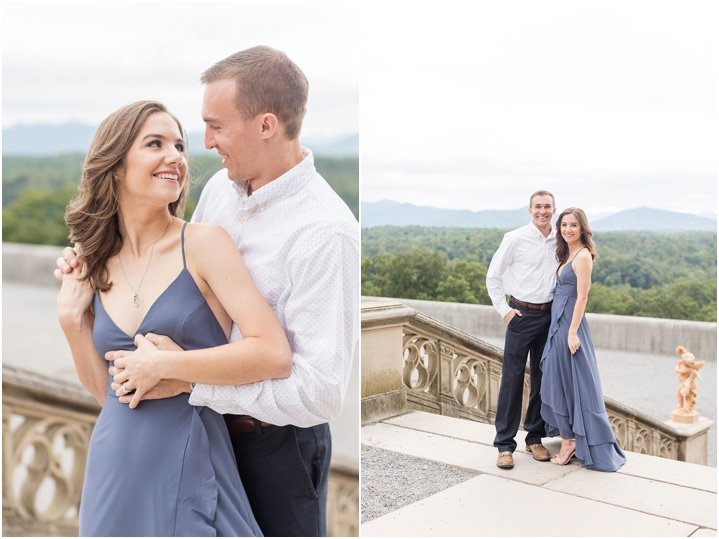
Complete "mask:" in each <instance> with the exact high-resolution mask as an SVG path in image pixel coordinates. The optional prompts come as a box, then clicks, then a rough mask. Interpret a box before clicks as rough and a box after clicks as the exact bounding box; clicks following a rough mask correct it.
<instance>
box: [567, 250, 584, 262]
mask: <svg viewBox="0 0 719 539" xmlns="http://www.w3.org/2000/svg"><path fill="white" fill-rule="evenodd" d="M584 249H586V247H582V248H581V249H577V252H576V253H574V256H573V257H572V259H571V260H570V261H569V262H574V259H575V258H577V255H578V254H579V253H581V252H582V251H583V250H584ZM569 262H567V264H569Z"/></svg>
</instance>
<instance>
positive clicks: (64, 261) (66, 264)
mask: <svg viewBox="0 0 719 539" xmlns="http://www.w3.org/2000/svg"><path fill="white" fill-rule="evenodd" d="M80 252H81V249H80V244H76V245H75V247H74V248H73V247H65V248H64V249H63V250H62V256H58V257H57V260H55V265H56V266H57V268H56V269H55V271H53V272H52V274H53V275H54V276H55V279H57V281H58V282H59V283H61V282H62V276H63V275H66V274H68V273H72V271H73V270H74V269H75V268H77V267H78V266H79V265H80V259H79V258H78V256H79V255H80Z"/></svg>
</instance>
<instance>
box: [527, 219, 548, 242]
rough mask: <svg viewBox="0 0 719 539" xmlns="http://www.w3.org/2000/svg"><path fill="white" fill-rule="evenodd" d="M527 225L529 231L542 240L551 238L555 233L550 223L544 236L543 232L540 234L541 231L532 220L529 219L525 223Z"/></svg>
mask: <svg viewBox="0 0 719 539" xmlns="http://www.w3.org/2000/svg"><path fill="white" fill-rule="evenodd" d="M527 227H528V228H529V230H531V233H532V234H533V235H535V236H536V237H537V238H541V239H542V240H543V241H548V240H551V239H552V238H553V237H554V235H555V231H554V225H552V226H551V228H550V229H549V235H548V236H545V235H544V234H542V231H541V230H539V229H538V228H537V226H536V225H535V224H534V223H533V222H532V221H529V224H528V225H527Z"/></svg>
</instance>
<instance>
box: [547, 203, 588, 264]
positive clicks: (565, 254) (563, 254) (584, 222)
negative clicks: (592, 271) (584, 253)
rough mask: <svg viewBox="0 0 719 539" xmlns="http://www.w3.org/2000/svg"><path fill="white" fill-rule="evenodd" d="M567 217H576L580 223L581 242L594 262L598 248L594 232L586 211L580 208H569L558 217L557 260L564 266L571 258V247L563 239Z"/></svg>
mask: <svg viewBox="0 0 719 539" xmlns="http://www.w3.org/2000/svg"><path fill="white" fill-rule="evenodd" d="M567 215H574V217H576V218H577V221H579V226H580V227H581V229H582V235H581V238H580V239H581V241H582V245H584V246H585V247H586V248H587V249H588V250H589V254H591V255H592V260H594V259H595V258H597V246H596V245H595V244H594V240H593V239H592V230H591V229H590V228H589V220H588V219H587V216H586V214H585V213H584V210H582V209H580V208H567V209H566V210H564V211H563V212H562V213H560V214H559V217H557V225H556V227H557V260H558V261H559V265H560V266H561V265H562V264H564V263H565V262H566V261H567V259H568V258H569V245H567V242H566V241H564V238H563V237H562V219H564V217H565V216H567Z"/></svg>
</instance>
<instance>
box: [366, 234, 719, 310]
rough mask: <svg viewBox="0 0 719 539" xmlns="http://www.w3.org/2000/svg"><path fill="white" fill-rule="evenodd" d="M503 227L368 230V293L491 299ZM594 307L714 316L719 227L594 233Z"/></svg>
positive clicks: (591, 303) (483, 301)
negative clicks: (492, 268)
mask: <svg viewBox="0 0 719 539" xmlns="http://www.w3.org/2000/svg"><path fill="white" fill-rule="evenodd" d="M503 234H504V231H500V230H485V229H475V228H472V229H461V228H434V227H376V228H369V229H363V230H362V293H363V294H365V295H374V296H389V297H400V298H416V299H435V300H440V301H457V302H462V303H480V304H490V303H491V302H490V301H489V296H488V295H487V290H486V285H485V282H484V281H485V279H486V275H487V267H488V266H489V262H490V260H491V259H492V255H493V254H494V252H495V251H496V250H497V248H498V247H499V244H500V242H501V241H502V236H503ZM594 239H595V240H596V243H597V248H598V251H599V257H598V259H597V260H596V262H595V265H594V272H593V275H592V280H593V286H592V291H591V293H590V296H589V304H588V306H587V310H588V311H589V312H599V313H610V314H625V315H633V316H652V317H657V318H677V319H685V320H705V321H716V318H717V305H716V292H717V286H716V284H717V272H716V243H717V237H716V233H713V232H686V233H673V234H650V233H642V234H637V233H629V232H602V233H595V235H594Z"/></svg>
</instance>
